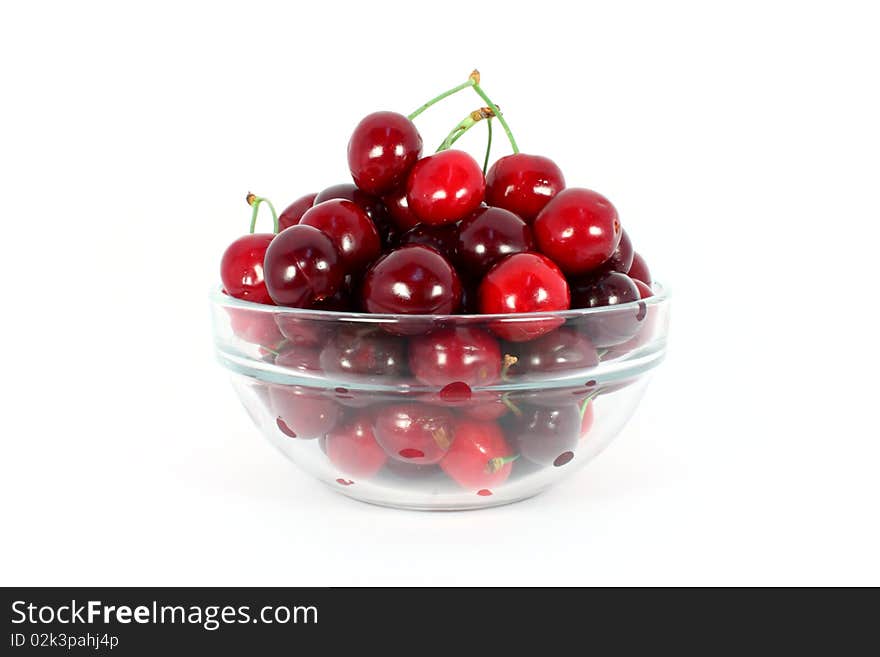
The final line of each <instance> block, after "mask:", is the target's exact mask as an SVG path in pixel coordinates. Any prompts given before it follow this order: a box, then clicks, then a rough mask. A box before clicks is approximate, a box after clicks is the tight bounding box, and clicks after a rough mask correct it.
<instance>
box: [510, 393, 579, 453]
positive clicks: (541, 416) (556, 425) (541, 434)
mask: <svg viewBox="0 0 880 657" xmlns="http://www.w3.org/2000/svg"><path fill="white" fill-rule="evenodd" d="M510 417H511V418H512V420H511V422H510V425H509V429H508V432H507V435H508V436H509V437H510V439H511V441H512V442H513V444H514V449H516V450H517V451H518V452H519V454H520V455H521V456H524V457H525V458H527V459H528V460H529V461H531V462H533V463H537V464H538V465H544V466H556V467H561V466H563V465H565V464H566V463H569V462H570V461H571V460H572V459H573V458H574V450H575V449H576V448H577V444H578V440H579V439H580V437H581V416H580V413H579V411H578V407H577V406H576V405H575V404H573V403H571V404H568V405H566V406H561V407H556V408H545V407H543V406H526V407H524V408H522V409H521V414H520V415H512V416H510Z"/></svg>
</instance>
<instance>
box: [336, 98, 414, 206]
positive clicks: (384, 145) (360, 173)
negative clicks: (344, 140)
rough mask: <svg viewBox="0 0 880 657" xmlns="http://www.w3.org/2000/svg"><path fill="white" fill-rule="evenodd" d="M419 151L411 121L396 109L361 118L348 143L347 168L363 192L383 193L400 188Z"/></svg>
mask: <svg viewBox="0 0 880 657" xmlns="http://www.w3.org/2000/svg"><path fill="white" fill-rule="evenodd" d="M421 153H422V137H421V135H419V131H418V130H417V129H416V126H415V124H414V123H413V122H412V121H410V120H409V119H408V118H406V117H405V116H403V115H402V114H397V113H396V112H374V113H373V114H369V115H367V116H365V117H364V118H363V119H361V122H360V123H358V125H357V127H356V128H355V129H354V132H353V133H352V135H351V140H350V141H349V142H348V168H349V169H350V170H351V177H352V178H353V179H354V182H355V184H356V185H357V186H358V187H360V188H361V189H362V190H364V191H365V192H368V193H370V194H375V195H381V194H385V193H387V192H390V191H392V190H394V189H396V188H397V187H400V186H401V185H402V184H403V183H404V182H405V181H406V177H407V175H408V174H409V172H410V169H412V168H413V165H414V164H415V163H416V161H417V160H418V159H419V155H421Z"/></svg>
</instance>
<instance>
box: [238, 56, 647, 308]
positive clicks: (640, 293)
mask: <svg viewBox="0 0 880 657" xmlns="http://www.w3.org/2000/svg"><path fill="white" fill-rule="evenodd" d="M466 89H471V90H473V91H474V92H476V94H477V95H478V96H479V98H480V99H481V102H482V104H483V106H481V107H479V108H478V109H476V110H475V111H474V112H472V113H470V114H469V115H468V116H466V117H465V118H464V119H462V120H461V121H460V122H459V123H458V124H456V126H455V127H454V128H453V130H452V131H451V132H450V133H449V135H448V136H447V137H446V139H444V140H443V142H442V143H441V144H440V147H439V148H438V149H437V151H436V152H434V153H432V154H429V155H423V142H422V137H421V135H420V134H419V131H418V129H417V128H416V126H415V124H414V123H413V119H415V118H416V117H417V116H418V115H419V114H421V113H422V112H423V111H425V110H426V109H428V108H429V107H431V106H433V105H435V104H436V103H438V102H440V101H441V100H443V99H444V98H447V97H449V96H451V95H452V94H454V93H458V92H460V91H463V90H466ZM495 121H497V122H498V123H500V124H501V128H502V129H503V131H504V133H505V135H506V136H507V138H508V141H509V142H510V146H511V148H512V150H513V154H512V155H507V156H504V157H502V158H500V159H498V160H497V161H495V162H494V164H492V166H491V167H489V166H488V164H489V158H490V153H491V148H492V128H493V123H494V122H495ZM477 123H485V125H486V126H487V133H486V134H487V146H486V157H485V160H484V162H483V163H482V166H481V164H480V163H478V162H477V161H476V160H475V159H474V158H473V157H471V156H470V155H469V154H467V153H465V152H464V151H461V150H456V149H454V148H452V146H453V145H454V144H455V142H456V141H457V140H458V139H459V138H460V137H461V136H462V135H463V134H465V133H466V132H467V131H468V130H469V129H470V128H471V127H473V126H474V125H476V124H477ZM348 165H349V169H350V171H351V176H352V180H353V183H354V184H351V183H342V184H337V185H333V186H331V187H328V188H327V189H325V190H323V191H321V192H319V193H317V194H314V193H313V194H306V195H305V196H302V197H301V198H299V199H297V200H296V201H294V202H293V203H291V204H290V205H289V206H288V207H287V208H286V209H285V210H284V211H283V212H282V213H281V214H280V215H278V214H277V213H276V212H275V208H274V207H273V206H272V204H271V203H270V202H268V201H267V199H264V198H261V197H257V196H255V195H253V194H248V203H249V204H250V205H251V206H252V208H253V213H252V219H251V232H250V234H248V235H245V236H243V237H240V238H239V239H237V240H236V241H235V242H233V243H232V244H231V245H230V246H229V247H228V248H227V249H226V252H225V253H224V254H223V259H222V262H221V278H222V282H223V287H224V292H225V293H227V294H229V295H231V296H233V297H235V298H238V299H243V300H247V301H252V302H255V303H261V304H270V305H278V306H287V307H296V308H313V309H321V310H334V311H351V312H367V313H394V314H410V315H411V314H418V315H425V314H444V315H445V314H455V313H486V314H489V313H491V314H495V313H523V312H548V311H557V310H566V309H569V308H592V307H597V306H603V305H612V304H619V303H626V302H629V301H636V300H638V299H640V298H645V297H647V296H650V295H651V287H650V286H651V276H650V274H649V272H648V268H647V265H646V263H645V261H644V260H643V259H642V258H641V257H640V256H639V254H637V253H635V252H634V250H633V246H632V242H631V241H630V239H629V236H628V235H627V233H626V231H624V230H623V227H622V226H621V222H620V219H619V217H618V215H617V210H616V209H615V208H614V206H613V205H612V204H611V202H610V201H609V200H608V199H606V198H605V197H604V196H602V195H601V194H599V193H597V192H594V191H592V190H589V189H585V188H581V187H566V183H565V178H564V177H563V174H562V171H561V170H560V169H559V167H558V166H557V165H556V164H555V163H554V162H553V161H552V160H551V159H549V158H547V157H544V156H541V155H527V154H525V153H521V152H519V148H518V146H517V143H516V141H515V139H514V137H513V134H512V132H511V130H510V127H509V125H508V124H507V122H506V120H505V117H504V116H503V115H502V114H501V112H500V111H499V110H498V107H497V105H495V104H494V103H493V102H492V101H491V99H490V98H489V96H488V95H487V94H486V93H485V91H484V90H483V88H482V86H481V85H480V76H479V73H478V72H477V71H474V72H473V73H472V74H471V75H470V77H469V78H468V80H467V81H466V82H464V83H462V84H460V85H457V86H456V87H453V88H452V89H450V90H448V91H446V92H444V93H443V94H440V95H439V96H437V97H436V98H433V99H432V100H430V101H428V102H427V103H425V104H424V105H422V106H421V107H419V109H417V110H416V111H414V112H413V113H412V114H410V115H409V116H404V115H402V114H397V113H395V112H385V111H383V112H375V113H373V114H369V115H368V116H366V117H364V118H363V119H362V120H361V121H360V123H358V125H357V126H356V127H355V129H354V132H353V133H352V136H351V140H350V141H349V144H348ZM263 203H266V205H267V206H268V207H269V208H270V210H271V212H272V216H273V219H274V223H275V226H274V228H275V230H274V232H273V233H255V232H254V230H255V224H256V219H257V214H258V211H259V208H260V205H261V204H263Z"/></svg>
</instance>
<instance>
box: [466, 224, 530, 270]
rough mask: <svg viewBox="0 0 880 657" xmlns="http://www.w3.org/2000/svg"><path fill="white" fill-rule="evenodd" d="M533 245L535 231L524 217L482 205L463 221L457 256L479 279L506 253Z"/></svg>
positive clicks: (526, 248)
mask: <svg viewBox="0 0 880 657" xmlns="http://www.w3.org/2000/svg"><path fill="white" fill-rule="evenodd" d="M533 248H534V240H533V239H532V231H531V229H530V228H529V227H528V225H527V224H526V222H524V221H523V220H522V219H520V218H519V217H517V216H516V215H515V214H513V213H512V212H509V211H508V210H505V209H503V208H492V207H489V208H479V209H478V210H476V211H475V212H474V213H473V214H471V215H470V216H469V217H468V218H466V219H465V220H464V221H462V222H461V226H460V227H459V231H458V240H457V243H456V258H457V261H458V265H459V267H461V268H462V269H463V270H465V271H467V272H468V273H469V274H470V276H471V277H472V278H475V279H479V278H482V277H483V276H484V275H485V274H486V272H488V271H489V269H490V268H491V267H492V265H493V264H495V263H496V262H497V261H498V260H500V259H501V258H503V257H504V256H508V255H512V254H514V253H524V252H526V251H531V250H532V249H533Z"/></svg>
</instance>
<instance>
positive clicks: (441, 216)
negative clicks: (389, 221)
mask: <svg viewBox="0 0 880 657" xmlns="http://www.w3.org/2000/svg"><path fill="white" fill-rule="evenodd" d="M485 188H486V181H485V180H484V179H483V172H482V170H481V169H480V165H479V164H477V161H476V160H475V159H474V158H472V157H471V156H470V155H468V154H467V153H465V152H464V151H459V150H446V151H441V152H439V153H435V154H434V155H429V156H428V157H425V158H422V159H421V160H419V161H418V162H417V163H416V165H415V166H414V167H413V169H412V171H411V172H410V174H409V178H408V179H407V182H406V198H407V203H408V204H409V208H410V209H411V210H412V212H413V214H414V215H415V216H416V217H418V218H419V219H420V220H422V221H423V222H425V223H427V224H446V223H452V222H455V221H458V220H459V219H462V218H463V217H466V216H467V215H468V214H470V213H471V212H473V211H474V210H476V209H477V207H479V205H480V203H482V202H483V193H484V192H485Z"/></svg>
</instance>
